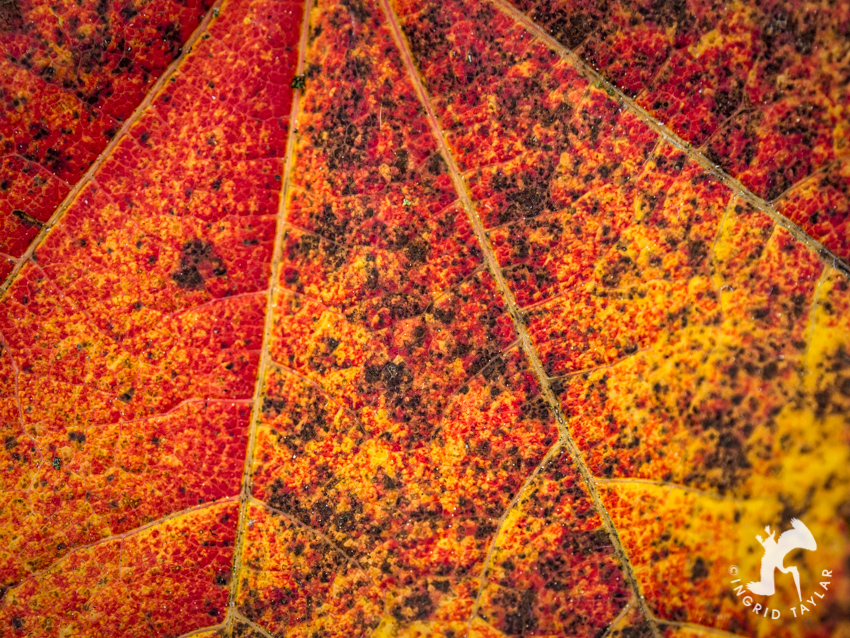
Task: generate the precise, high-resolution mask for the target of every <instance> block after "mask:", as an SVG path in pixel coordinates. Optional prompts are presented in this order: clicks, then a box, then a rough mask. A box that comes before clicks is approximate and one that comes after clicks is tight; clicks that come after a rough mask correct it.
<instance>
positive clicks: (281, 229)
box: [226, 2, 312, 635]
mask: <svg viewBox="0 0 850 638" xmlns="http://www.w3.org/2000/svg"><path fill="white" fill-rule="evenodd" d="M311 6H312V3H311V2H305V3H304V4H303V7H304V16H303V18H302V22H301V36H300V39H299V43H298V63H297V65H296V71H295V73H296V75H300V74H301V73H303V69H304V56H305V51H306V48H307V34H308V31H309V28H310V7H311ZM300 99H301V90H300V89H294V90H293V92H292V109H291V111H290V113H289V133H288V135H287V138H286V160H285V162H284V168H283V180H282V182H281V187H280V200H279V201H278V212H277V227H276V228H275V237H274V251H273V252H272V263H271V269H270V272H269V285H268V286H267V288H266V289H267V291H268V293H267V295H268V296H267V299H266V319H265V324H264V326H263V345H262V348H261V350H260V363H259V365H258V367H257V379H256V381H255V385H254V405H253V407H252V408H251V421H250V423H249V426H248V448H247V450H246V451H245V467H244V469H243V470H242V490H241V495H240V504H239V525H238V527H237V531H236V543H235V546H234V550H233V572H232V574H231V579H230V596H229V601H228V610H227V620H226V624H227V631H226V633H227V634H228V635H230V634H231V633H232V631H233V619H234V614H235V613H236V596H237V594H238V592H239V573H240V570H241V569H242V548H243V546H244V544H245V532H246V529H247V520H248V504H249V498H250V496H251V466H252V465H253V462H254V449H255V448H256V445H257V424H258V423H259V421H260V415H261V413H262V398H263V382H264V381H265V377H266V370H267V369H268V368H269V366H270V365H273V363H272V362H271V357H270V355H269V343H270V341H271V335H272V330H273V328H274V310H275V292H276V290H277V280H278V278H277V274H278V269H279V267H280V260H281V254H282V252H283V237H284V234H285V233H286V229H285V226H286V210H287V205H286V194H287V191H288V187H289V182H290V180H291V176H292V164H293V161H294V156H295V152H294V146H295V131H296V127H297V126H298V109H299V100H300Z"/></svg>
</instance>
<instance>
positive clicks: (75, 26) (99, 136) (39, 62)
mask: <svg viewBox="0 0 850 638" xmlns="http://www.w3.org/2000/svg"><path fill="white" fill-rule="evenodd" d="M208 7H209V2H206V1H201V2H199V1H197V0H190V1H188V2H171V1H166V2H133V1H130V2H114V3H110V2H106V1H98V2H93V1H91V0H85V1H80V2H56V3H52V4H50V5H49V6H48V5H47V4H45V3H40V2H34V1H32V0H9V1H8V2H4V3H3V5H2V7H0V47H2V52H3V55H2V59H0V78H2V80H0V82H2V86H3V89H2V93H0V103H1V104H2V107H3V119H2V120H1V121H0V145H2V153H3V157H2V159H0V257H2V259H0V283H2V281H3V280H4V279H6V277H7V275H8V274H9V273H10V272H11V271H12V269H13V268H14V267H15V264H16V263H18V262H19V261H20V258H21V257H22V255H24V253H25V252H26V250H27V248H28V246H29V245H30V243H31V242H32V241H33V239H34V238H35V237H36V235H37V234H38V232H39V230H40V229H41V228H43V227H44V225H45V224H46V223H48V222H49V220H50V218H51V216H52V214H53V212H54V210H55V209H56V208H57V206H58V205H59V204H60V202H62V201H63V200H64V199H65V198H66V197H67V196H68V195H69V193H71V192H72V191H73V190H75V189H74V185H75V184H76V183H78V182H79V181H80V179H81V178H82V177H83V175H84V174H85V172H86V171H87V170H88V169H89V167H90V166H91V164H92V163H93V162H94V160H95V158H96V157H97V156H98V154H99V153H100V152H101V151H103V150H104V148H105V147H106V145H107V143H108V142H109V141H110V139H112V138H113V137H114V136H115V134H116V133H117V132H118V130H119V129H120V128H121V127H122V126H123V123H124V122H125V121H126V120H127V119H128V117H129V116H130V115H131V113H132V112H133V110H134V109H135V108H136V106H137V105H139V104H140V103H141V102H142V101H143V99H144V98H145V95H146V94H148V93H149V90H150V89H151V87H152V86H153V85H154V84H155V82H156V81H157V79H158V78H159V76H160V74H161V73H162V72H163V71H164V70H165V68H166V67H167V66H168V65H169V63H171V61H172V60H174V59H175V58H176V57H177V56H179V55H180V52H181V47H182V46H183V44H184V43H185V42H186V41H187V39H188V38H189V36H190V34H191V33H192V31H193V30H194V29H195V27H196V26H197V25H198V24H199V23H200V20H201V18H203V16H204V14H205V13H206V10H207V8H208Z"/></svg>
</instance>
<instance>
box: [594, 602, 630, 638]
mask: <svg viewBox="0 0 850 638" xmlns="http://www.w3.org/2000/svg"><path fill="white" fill-rule="evenodd" d="M634 606H635V601H634V599H632V600H630V601H629V602H628V603H627V604H626V606H625V607H623V608H622V609H621V610H620V613H619V614H617V617H616V618H615V619H614V620H612V621H611V622H610V623H609V624H608V629H607V630H606V631H605V633H604V634H603V636H602V638H612V636H614V632H615V631H616V632H617V635H618V636H619V635H620V628H619V624H620V623H621V622H623V621H624V620H625V619H626V617H627V616H628V615H629V612H630V611H631V610H632V609H634Z"/></svg>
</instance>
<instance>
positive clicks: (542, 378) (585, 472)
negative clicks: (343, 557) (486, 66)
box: [380, 0, 661, 638]
mask: <svg viewBox="0 0 850 638" xmlns="http://www.w3.org/2000/svg"><path fill="white" fill-rule="evenodd" d="M380 4H381V7H382V8H383V10H384V13H385V14H386V16H387V20H388V22H389V25H390V29H391V31H392V35H393V39H394V40H395V43H396V46H397V47H398V49H399V52H400V54H401V57H402V61H403V63H404V66H405V69H406V71H407V73H408V76H409V77H410V80H411V82H412V83H413V85H414V89H415V90H416V93H417V96H418V97H419V100H420V102H421V103H422V106H423V107H424V108H425V112H426V115H427V118H428V124H429V126H430V127H431V133H432V135H433V136H434V138H435V141H436V142H437V146H438V148H439V150H440V153H441V155H442V156H443V159H444V160H445V161H446V165H447V167H448V172H449V175H450V176H451V179H452V184H453V185H454V188H455V191H456V192H457V195H458V198H459V199H460V201H461V204H462V205H463V208H464V211H465V212H466V214H467V217H468V219H469V223H470V224H471V226H472V228H473V231H474V233H475V237H476V239H477V240H478V244H479V247H480V248H481V251H482V253H483V254H484V261H485V263H486V265H487V269H488V270H489V271H490V275H491V276H492V277H493V279H494V280H495V282H496V287H497V289H498V290H499V293H500V295H501V296H502V300H503V302H504V304H505V307H506V308H507V311H508V314H509V315H510V316H511V320H512V321H513V324H514V329H515V330H516V332H517V335H518V336H519V341H520V345H521V347H522V350H523V352H524V353H525V356H526V358H527V359H528V362H529V365H530V367H531V370H532V372H533V374H534V376H535V378H536V379H537V382H538V383H539V384H540V391H541V394H542V395H543V397H544V398H545V400H546V402H547V403H548V404H549V408H550V409H551V411H552V413H553V414H554V416H555V420H556V422H557V426H558V434H559V440H558V442H557V443H556V444H555V446H554V447H553V448H552V450H550V452H549V453H548V454H547V455H546V456H545V457H544V458H543V460H542V462H541V463H540V464H539V465H538V466H537V468H535V470H534V472H533V473H532V475H531V476H530V477H529V478H528V479H526V481H525V483H524V484H523V487H522V489H521V490H520V491H519V492H518V493H517V495H516V496H515V497H514V499H513V500H512V501H511V503H510V505H509V506H508V508H507V509H506V512H505V514H504V515H503V516H502V517H501V519H500V522H499V525H498V527H497V529H496V531H495V532H494V535H493V540H492V543H491V548H490V551H488V554H487V560H486V561H485V564H484V567H483V569H482V572H481V576H480V583H479V592H478V596H477V598H476V602H475V606H474V609H473V611H472V614H471V617H470V620H469V622H470V623H471V622H472V621H473V620H474V618H475V616H476V615H477V611H478V605H479V601H480V597H481V592H482V591H483V589H484V586H485V584H486V577H487V572H488V569H489V567H490V565H489V562H490V558H491V557H492V554H493V547H495V544H496V541H497V540H498V538H499V534H500V533H501V531H502V523H503V522H504V520H505V518H506V515H507V513H508V512H510V511H511V510H512V509H513V508H514V507H515V506H516V505H518V504H519V503H521V502H522V500H523V497H524V496H525V494H526V493H527V490H528V489H530V487H531V483H532V480H531V479H532V478H533V477H535V476H536V475H538V474H539V473H540V472H541V471H542V469H543V468H544V467H545V466H546V464H547V463H548V462H549V461H550V459H551V456H552V452H553V451H554V450H557V449H558V448H559V447H564V448H566V450H567V451H568V452H569V453H570V456H571V457H572V460H573V463H574V464H575V466H576V469H577V470H578V472H579V475H580V476H581V478H582V481H583V482H584V484H585V487H586V488H587V490H588V493H589V495H590V498H591V500H592V501H593V505H594V508H595V509H596V512H597V514H598V515H599V517H600V519H601V521H602V524H603V526H604V527H605V531H606V532H607V533H608V536H609V539H610V541H611V544H612V546H613V549H614V553H615V554H616V556H617V559H618V561H619V562H620V565H621V568H622V571H623V575H624V577H625V580H626V582H627V583H628V585H629V588H630V589H631V591H632V594H633V596H634V599H635V600H636V601H637V604H638V606H639V608H640V610H641V615H642V616H643V617H644V619H645V621H646V623H647V626H648V627H649V628H650V631H651V632H652V635H653V636H654V638H660V636H661V634H660V632H659V630H658V626H657V623H656V621H655V618H654V616H653V615H652V613H651V612H650V610H649V607H648V605H647V603H646V600H645V599H644V597H643V596H642V595H641V591H640V586H639V584H638V582H637V578H636V577H635V575H634V572H633V570H632V567H631V564H630V562H629V560H628V557H627V555H626V552H625V549H624V548H623V545H622V543H621V542H620V538H619V535H618V534H617V530H616V528H615V527H614V523H613V521H612V520H611V516H610V515H609V513H608V510H607V509H606V508H605V505H604V503H603V502H602V498H601V497H600V495H599V491H598V490H597V488H596V483H595V482H594V478H593V474H592V473H591V471H590V468H589V467H588V466H587V464H586V463H585V461H584V459H583V458H582V455H581V452H580V450H579V448H578V445H577V444H576V442H575V440H574V439H573V437H572V434H571V433H570V431H569V428H568V427H567V419H566V417H565V415H564V413H563V411H562V410H561V405H560V403H559V402H558V399H557V397H556V396H555V393H554V391H553V390H552V386H551V384H550V382H549V376H548V375H547V374H546V372H545V370H544V369H543V364H542V362H541V360H540V355H539V354H538V353H537V349H536V348H535V347H534V344H532V342H531V338H530V336H529V334H528V330H527V329H526V327H525V323H524V322H523V320H522V311H521V309H520V307H519V305H518V304H517V302H516V300H515V298H514V295H513V292H512V291H511V289H510V287H509V286H508V284H507V281H506V280H505V277H504V274H503V273H502V269H501V266H500V264H499V262H498V260H497V259H496V255H495V253H494V251H493V247H492V246H491V244H490V240H489V239H488V237H487V234H486V231H485V230H484V224H483V223H482V222H481V218H480V216H479V215H478V212H477V210H476V208H475V205H474V204H473V202H472V198H471V197H470V195H469V192H468V191H467V188H466V185H465V183H464V181H463V178H462V177H461V173H460V170H459V168H458V166H457V163H456V162H455V160H454V156H453V155H452V154H451V151H450V150H449V146H448V144H447V143H446V139H445V136H444V135H443V132H442V129H441V128H440V125H439V121H438V120H437V116H436V114H435V112H434V109H433V106H432V105H431V100H430V96H429V95H428V93H427V91H426V89H425V86H424V82H423V81H422V78H421V76H420V74H419V71H418V70H417V68H416V65H415V63H414V61H413V56H412V54H411V51H410V46H409V44H408V43H407V41H406V39H405V36H404V34H403V31H402V29H401V27H400V26H399V21H398V17H397V16H396V15H395V13H394V12H393V10H392V8H391V7H390V5H389V0H380Z"/></svg>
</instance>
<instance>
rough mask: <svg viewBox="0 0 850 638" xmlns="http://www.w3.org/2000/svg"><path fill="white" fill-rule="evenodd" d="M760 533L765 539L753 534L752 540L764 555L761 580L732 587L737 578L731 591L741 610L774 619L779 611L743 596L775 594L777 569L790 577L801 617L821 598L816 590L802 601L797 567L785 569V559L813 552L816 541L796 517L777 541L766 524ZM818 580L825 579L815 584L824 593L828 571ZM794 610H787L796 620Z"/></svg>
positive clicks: (734, 570)
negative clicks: (748, 593)
mask: <svg viewBox="0 0 850 638" xmlns="http://www.w3.org/2000/svg"><path fill="white" fill-rule="evenodd" d="M764 531H765V532H766V533H767V538H762V537H761V536H759V535H756V539H757V540H758V542H759V543H761V546H762V547H764V555H763V556H762V557H761V573H760V577H761V580H759V581H758V582H750V583H748V584H747V586H746V588H745V587H744V585H743V584H740V585H736V583H740V582H741V579H740V578H737V579H735V580H733V581H732V587H733V589H734V592H735V594H736V595H737V596H743V598H742V599H741V602H742V603H743V604H744V606H745V607H750V608H751V609H750V611H751V612H753V613H754V614H758V615H759V616H764V617H765V618H770V619H771V620H778V619H779V618H780V617H781V616H782V612H781V611H780V610H779V609H771V608H770V607H768V605H767V601H765V603H764V604H762V603H756V602H755V601H754V600H753V598H752V597H751V596H747V595H745V594H746V592H747V590H749V591H750V592H751V593H753V594H756V595H758V596H770V595H772V594H774V593H776V584H775V582H774V578H775V576H776V570H777V569H778V570H779V571H780V572H781V573H783V574H788V573H790V574H791V576H792V577H793V578H794V585H796V587H797V598H799V600H800V605H799V611H800V614H799V615H800V616H802V615H805V614H806V613H807V612H809V611H811V608H812V607H817V601H818V599H821V598H823V597H824V596H823V594H821V593H820V592H819V591H817V590H815V591H814V593H813V594H812V596H811V597H810V598H806V599H804V598H803V593H802V590H801V589H800V572H799V571H797V567H796V566H795V565H788V566H787V567H786V566H785V558H786V557H787V556H788V554H790V553H791V552H793V551H794V550H797V549H805V550H808V551H812V552H813V551H815V550H816V549H817V548H818V544H817V541H815V537H814V535H813V534H812V532H811V531H810V530H809V528H808V527H806V525H805V523H803V521H801V520H800V519H797V518H792V519H791V529H789V530H787V531H785V532H782V534H780V535H779V539H778V540H777V539H776V532H775V531H773V532H771V531H770V525H767V526H766V527H765V528H764ZM729 573H730V574H732V575H733V576H736V575H737V574H738V567H737V565H732V566H731V567H730V568H729ZM821 577H822V578H824V579H826V580H824V581H822V582H820V583H818V584H819V585H820V588H821V589H823V590H824V591H827V590H828V589H829V582H830V581H829V578H831V577H832V572H831V571H830V570H827V569H825V570H823V572H822V573H821ZM754 603H755V604H754ZM806 603H808V605H806ZM797 610H798V607H789V608H788V611H790V612H791V613H792V614H794V618H797Z"/></svg>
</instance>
